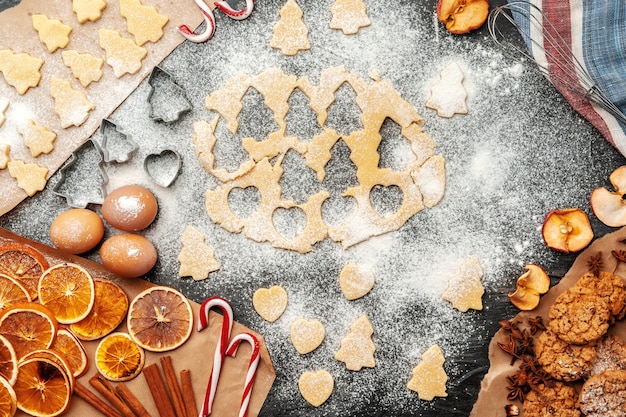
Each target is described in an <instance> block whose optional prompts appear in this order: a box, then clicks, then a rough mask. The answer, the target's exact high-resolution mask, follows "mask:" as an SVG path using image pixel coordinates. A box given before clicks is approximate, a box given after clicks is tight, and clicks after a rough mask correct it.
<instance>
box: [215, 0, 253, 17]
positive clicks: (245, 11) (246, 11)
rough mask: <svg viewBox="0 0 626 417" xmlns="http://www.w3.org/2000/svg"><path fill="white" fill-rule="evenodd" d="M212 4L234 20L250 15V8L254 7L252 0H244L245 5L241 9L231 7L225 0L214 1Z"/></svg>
mask: <svg viewBox="0 0 626 417" xmlns="http://www.w3.org/2000/svg"><path fill="white" fill-rule="evenodd" d="M214 4H215V7H217V8H218V9H220V11H221V12H222V13H224V14H225V15H226V16H228V17H230V18H231V19H235V20H243V19H245V18H246V17H248V16H250V13H252V9H254V0H246V5H245V6H244V7H243V8H242V9H241V10H235V9H233V8H232V7H230V4H228V3H227V2H225V1H216V2H215V3H214Z"/></svg>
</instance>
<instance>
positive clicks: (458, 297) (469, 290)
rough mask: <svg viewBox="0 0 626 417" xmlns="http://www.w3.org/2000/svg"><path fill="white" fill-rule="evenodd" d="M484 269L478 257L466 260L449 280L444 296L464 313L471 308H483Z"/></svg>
mask: <svg viewBox="0 0 626 417" xmlns="http://www.w3.org/2000/svg"><path fill="white" fill-rule="evenodd" d="M482 278H483V269H482V267H481V266H480V262H479V261H478V259H477V258H475V257H472V258H469V259H467V260H465V261H464V262H463V263H462V264H461V266H460V267H459V271H458V272H457V273H456V274H455V275H454V276H452V277H451V278H450V279H449V280H448V286H447V288H446V289H445V291H444V292H443V295H442V298H443V299H444V300H446V301H449V302H451V303H452V307H454V308H456V309H457V310H459V311H460V312H462V313H465V312H466V311H467V310H469V309H470V308H471V309H473V310H482V309H483V302H482V296H483V294H484V293H485V289H484V287H483V284H482V282H481V280H482Z"/></svg>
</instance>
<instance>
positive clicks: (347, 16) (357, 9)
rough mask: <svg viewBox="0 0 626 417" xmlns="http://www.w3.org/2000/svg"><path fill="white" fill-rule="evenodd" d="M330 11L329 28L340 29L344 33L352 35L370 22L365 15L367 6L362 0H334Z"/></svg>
mask: <svg viewBox="0 0 626 417" xmlns="http://www.w3.org/2000/svg"><path fill="white" fill-rule="evenodd" d="M330 13H331V14H332V18H331V20H330V28H331V29H340V30H341V31H343V33H344V34H346V35H353V34H355V33H357V32H358V31H359V29H360V28H362V27H365V26H369V25H371V24H372V22H371V21H370V18H369V17H368V16H367V6H366V5H365V3H363V1H362V0H336V1H335V4H333V5H332V7H331V8H330Z"/></svg>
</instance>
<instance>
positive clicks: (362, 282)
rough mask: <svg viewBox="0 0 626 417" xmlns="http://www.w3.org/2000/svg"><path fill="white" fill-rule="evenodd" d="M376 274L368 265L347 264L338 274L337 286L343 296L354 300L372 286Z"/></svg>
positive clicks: (368, 290)
mask: <svg viewBox="0 0 626 417" xmlns="http://www.w3.org/2000/svg"><path fill="white" fill-rule="evenodd" d="M375 282H376V275H374V271H373V270H372V268H371V267H370V266H368V265H353V264H348V265H346V266H344V267H343V269H342V270H341V273H340V274H339V286H340V287H341V292H342V293H343V295H344V297H346V298H347V299H348V300H356V299H357V298H361V297H363V296H364V295H365V294H367V293H368V292H370V290H371V289H372V288H374V283H375Z"/></svg>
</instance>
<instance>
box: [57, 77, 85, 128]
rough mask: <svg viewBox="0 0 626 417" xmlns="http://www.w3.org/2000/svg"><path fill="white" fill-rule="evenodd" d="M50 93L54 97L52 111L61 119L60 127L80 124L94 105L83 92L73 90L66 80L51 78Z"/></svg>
mask: <svg viewBox="0 0 626 417" xmlns="http://www.w3.org/2000/svg"><path fill="white" fill-rule="evenodd" d="M50 95H51V96H52V98H53V99H54V111H55V112H56V114H57V115H58V116H59V118H60V119H61V127H63V128H64V129H65V128H67V127H70V126H80V125H82V124H83V123H84V122H85V120H87V118H88V117H89V112H90V111H92V110H93V109H94V108H95V107H96V106H95V105H94V104H93V103H92V102H90V101H89V100H87V96H85V93H84V92H82V91H80V90H75V89H74V87H72V84H71V83H70V82H69V81H67V80H62V79H60V78H52V79H51V80H50Z"/></svg>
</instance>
